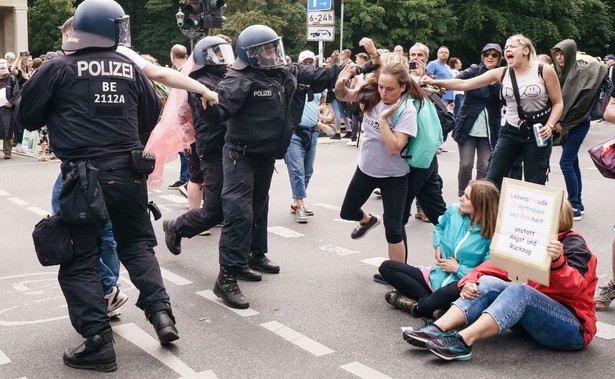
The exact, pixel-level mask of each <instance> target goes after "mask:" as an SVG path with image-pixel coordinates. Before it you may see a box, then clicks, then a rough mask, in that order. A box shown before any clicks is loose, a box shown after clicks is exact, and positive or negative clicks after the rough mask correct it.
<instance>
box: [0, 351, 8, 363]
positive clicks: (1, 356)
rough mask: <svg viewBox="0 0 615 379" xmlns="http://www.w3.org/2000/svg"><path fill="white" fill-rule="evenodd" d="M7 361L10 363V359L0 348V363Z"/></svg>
mask: <svg viewBox="0 0 615 379" xmlns="http://www.w3.org/2000/svg"><path fill="white" fill-rule="evenodd" d="M7 363H11V360H10V359H9V357H7V356H6V354H4V353H3V352H2V350H0V365H5V364H7Z"/></svg>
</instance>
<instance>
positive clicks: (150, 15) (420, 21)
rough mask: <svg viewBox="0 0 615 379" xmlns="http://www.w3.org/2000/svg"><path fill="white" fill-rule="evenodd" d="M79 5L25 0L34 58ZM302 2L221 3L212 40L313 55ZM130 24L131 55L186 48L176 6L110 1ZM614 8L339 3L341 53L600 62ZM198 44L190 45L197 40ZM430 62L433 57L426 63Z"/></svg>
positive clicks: (588, 3)
mask: <svg viewBox="0 0 615 379" xmlns="http://www.w3.org/2000/svg"><path fill="white" fill-rule="evenodd" d="M81 1H82V0H78V1H73V0H29V1H28V5H29V7H30V8H29V12H28V20H29V42H30V49H31V50H32V52H34V53H37V54H39V53H45V52H46V51H48V50H55V49H58V48H59V47H60V45H61V38H60V33H59V32H57V29H56V27H57V26H58V25H61V24H62V23H63V22H64V20H65V19H66V18H68V16H69V15H70V14H71V13H72V12H73V11H74V9H73V6H76V5H77V4H78V3H80V2H81ZM307 1H308V0H227V1H226V3H227V7H226V8H225V10H224V16H225V17H226V18H227V22H226V23H225V24H224V26H223V27H222V29H215V30H211V33H212V34H218V33H223V34H226V35H228V36H229V37H230V38H231V39H232V40H236V39H237V36H238V35H239V33H240V32H241V31H242V30H243V29H244V28H245V27H246V26H248V25H252V24H265V25H268V26H270V27H271V28H273V29H274V30H276V31H277V32H278V34H280V35H282V36H283V38H284V44H285V47H286V52H287V54H289V55H291V56H294V57H296V56H297V55H298V54H299V52H300V51H301V50H304V49H308V48H309V49H311V50H313V51H316V50H317V43H316V42H307V41H306V34H307V30H306V29H307V28H306V5H307ZM332 1H333V3H334V9H335V12H336V13H335V14H336V17H337V19H336V22H335V23H336V40H335V41H334V42H331V43H327V44H326V45H325V47H326V54H327V55H328V54H329V53H331V51H332V50H334V49H338V48H339V37H340V20H339V17H340V14H341V1H342V0H332ZM118 2H119V3H120V4H121V5H122V7H124V10H125V11H126V13H127V14H129V15H130V17H131V26H132V43H133V46H134V47H135V50H137V51H139V52H143V53H148V54H151V55H153V56H154V57H156V58H158V60H159V61H160V62H161V63H163V64H164V63H168V62H169V57H168V54H169V50H170V48H171V46H172V45H173V44H175V43H181V44H184V45H186V46H189V44H190V43H189V39H188V38H187V37H185V36H184V35H183V34H182V33H181V32H180V30H179V28H178V27H177V25H176V20H175V14H176V13H177V10H178V9H180V7H181V5H180V0H118ZM614 19H615V4H614V3H613V1H612V0H509V1H501V0H344V30H343V40H344V41H343V47H344V48H350V49H351V50H353V53H358V52H360V51H362V49H361V48H360V47H359V46H358V43H359V41H360V40H361V38H362V37H370V38H372V39H373V40H374V41H375V43H376V46H378V47H382V48H387V49H392V48H393V46H395V45H402V46H403V47H404V49H405V50H406V51H407V50H408V48H409V47H410V46H411V45H413V44H414V43H415V42H423V43H425V44H426V45H427V46H429V47H430V49H431V50H433V51H435V49H436V48H437V47H438V46H440V45H443V44H444V45H447V46H448V47H449V48H450V51H451V55H453V56H457V57H460V58H461V59H462V61H464V62H465V63H466V65H467V64H468V63H471V62H477V61H478V60H479V57H480V51H481V48H482V47H483V46H484V45H485V44H486V43H488V42H497V43H499V44H500V45H502V47H504V44H505V42H506V38H507V37H509V36H511V35H513V34H516V33H522V34H525V35H526V36H528V37H529V38H531V39H532V40H533V41H534V43H535V45H536V48H537V50H538V52H539V53H549V51H550V48H551V47H552V46H553V45H555V44H556V43H557V42H559V41H561V40H563V39H565V38H573V39H575V40H576V41H577V45H578V46H579V49H580V50H584V51H586V52H587V53H589V54H591V55H603V54H604V53H605V50H604V45H606V44H609V43H610V44H611V45H612V46H613V47H614V50H615V28H614V27H613V24H612V20H614ZM198 39H199V37H197V38H196V39H195V42H196V40H198ZM432 58H433V56H432Z"/></svg>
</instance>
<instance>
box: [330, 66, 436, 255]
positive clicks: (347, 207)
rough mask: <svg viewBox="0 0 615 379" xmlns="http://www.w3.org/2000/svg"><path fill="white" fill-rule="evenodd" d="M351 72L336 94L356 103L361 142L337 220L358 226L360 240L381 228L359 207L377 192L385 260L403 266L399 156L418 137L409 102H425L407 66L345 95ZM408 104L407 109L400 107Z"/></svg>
mask: <svg viewBox="0 0 615 379" xmlns="http://www.w3.org/2000/svg"><path fill="white" fill-rule="evenodd" d="M353 72H354V69H353V68H350V67H347V68H346V69H344V71H343V72H342V73H340V76H339V79H338V82H337V83H336V88H335V93H336V96H337V97H338V99H340V100H342V101H356V102H358V103H359V105H360V107H361V109H362V111H363V130H364V137H362V139H361V148H360V152H359V162H358V167H357V169H356V172H355V174H354V176H353V178H352V180H351V181H350V184H349V185H348V189H347V191H346V196H345V197H344V202H343V204H342V209H341V212H340V216H341V217H342V218H343V219H346V220H354V221H359V225H357V227H356V228H355V229H354V230H353V231H352V233H351V237H352V238H353V239H359V238H362V237H364V236H365V234H366V233H367V232H368V231H369V230H370V229H372V228H374V227H376V226H377V225H379V224H380V222H381V219H380V217H379V216H376V215H373V214H368V213H366V212H364V211H363V209H361V207H362V206H363V204H365V202H366V201H367V199H368V198H369V196H370V194H371V193H372V191H373V190H374V189H376V188H380V191H381V193H382V205H383V208H384V226H385V235H386V239H387V242H388V253H389V258H390V259H391V260H396V261H400V262H405V260H406V253H405V251H406V249H405V246H404V239H403V224H402V219H403V211H404V208H405V204H406V199H407V193H408V173H409V171H410V167H409V166H408V163H407V162H406V161H405V160H404V159H403V158H402V157H401V156H400V151H401V150H402V149H403V148H404V147H405V146H406V144H407V143H408V140H409V139H410V138H411V137H414V136H416V132H417V111H416V109H415V108H414V105H413V104H412V99H418V100H420V101H427V100H426V98H425V94H424V93H423V91H422V90H421V89H420V88H419V86H418V85H417V84H416V83H415V82H414V81H413V80H412V79H411V78H410V75H409V73H408V66H407V63H406V64H403V63H399V62H397V63H389V64H385V65H384V66H383V67H382V69H381V71H380V74H379V76H378V78H377V79H376V78H375V77H372V78H370V79H368V80H367V81H366V82H365V83H364V84H363V85H362V86H361V87H360V88H359V89H358V90H348V89H347V88H346V87H345V86H344V83H345V82H346V81H347V80H348V79H350V78H351V76H352V73H353ZM406 100H408V101H407V103H406V104H405V107H400V104H402V103H403V102H405V101H406ZM400 109H401V110H400ZM398 110H400V111H398Z"/></svg>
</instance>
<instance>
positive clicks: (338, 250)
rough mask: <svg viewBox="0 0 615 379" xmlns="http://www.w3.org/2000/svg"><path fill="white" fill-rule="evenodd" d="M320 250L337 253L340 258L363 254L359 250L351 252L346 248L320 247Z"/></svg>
mask: <svg viewBox="0 0 615 379" xmlns="http://www.w3.org/2000/svg"><path fill="white" fill-rule="evenodd" d="M318 248H319V249H320V250H324V251H328V252H329V253H335V254H337V255H339V256H344V255H350V254H357V253H360V252H361V251H359V250H349V249H346V248H345V247H341V246H335V245H325V246H319V247H318Z"/></svg>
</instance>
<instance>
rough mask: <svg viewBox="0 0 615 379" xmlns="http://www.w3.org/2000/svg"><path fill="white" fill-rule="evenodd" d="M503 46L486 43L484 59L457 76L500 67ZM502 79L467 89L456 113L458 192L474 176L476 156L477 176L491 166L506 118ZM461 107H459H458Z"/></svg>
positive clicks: (454, 133) (470, 76)
mask: <svg viewBox="0 0 615 379" xmlns="http://www.w3.org/2000/svg"><path fill="white" fill-rule="evenodd" d="M501 59H502V48H501V47H500V45H498V44H497V43H488V44H486V45H485V47H483V52H482V57H481V63H480V64H478V65H475V64H473V65H472V66H470V67H469V68H467V69H465V70H463V71H462V72H460V73H459V74H458V75H457V76H455V78H456V79H469V78H474V77H476V76H479V75H481V74H483V73H485V72H487V71H489V70H492V69H494V68H497V67H499V65H500V61H501ZM500 89H501V85H500V84H499V83H490V84H488V85H485V86H483V87H479V88H475V89H473V90H470V91H466V93H465V95H464V97H463V101H462V102H461V107H460V108H459V109H458V113H457V116H456V117H455V128H454V129H453V138H454V139H455V141H456V142H457V146H458V148H459V172H458V173H457V184H458V187H457V188H458V195H459V196H461V195H462V194H463V191H464V190H465V188H466V187H467V186H468V183H469V182H470V180H472V171H473V170H474V156H475V155H476V179H484V178H485V177H486V176H487V166H488V165H489V157H490V156H491V151H492V150H493V149H494V148H495V145H496V143H497V141H498V131H499V129H500V121H501V118H502V114H501V108H502V102H501V101H500ZM456 109H457V108H456Z"/></svg>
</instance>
